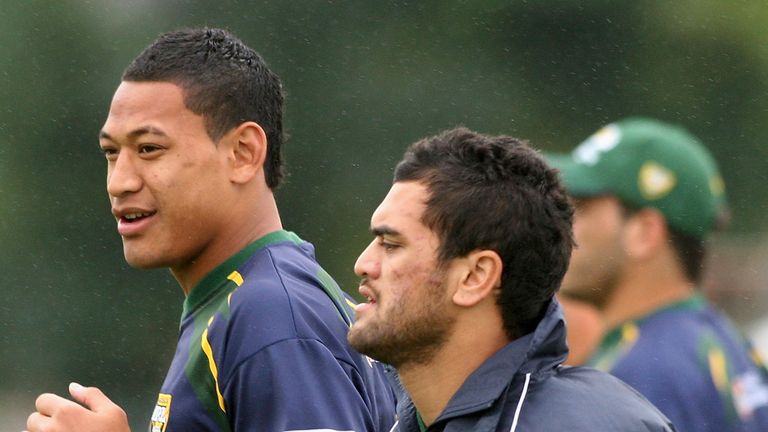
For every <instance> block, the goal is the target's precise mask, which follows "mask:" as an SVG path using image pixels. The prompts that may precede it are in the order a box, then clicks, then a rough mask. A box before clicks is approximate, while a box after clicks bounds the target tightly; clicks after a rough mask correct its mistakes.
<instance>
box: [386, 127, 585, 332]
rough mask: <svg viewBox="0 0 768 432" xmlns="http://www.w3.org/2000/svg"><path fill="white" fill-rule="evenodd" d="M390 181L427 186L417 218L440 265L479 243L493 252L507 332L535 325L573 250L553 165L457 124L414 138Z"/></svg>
mask: <svg viewBox="0 0 768 432" xmlns="http://www.w3.org/2000/svg"><path fill="white" fill-rule="evenodd" d="M394 181H395V182H405V181H417V182H421V183H423V184H425V185H426V187H427V191H428V193H429V198H428V200H427V203H426V209H425V211H424V215H423V217H422V222H423V223H424V224H425V225H426V226H428V227H429V228H430V229H432V230H433V231H435V232H436V233H437V235H438V238H439V239H440V248H439V251H438V260H439V262H440V263H441V264H444V263H446V262H447V261H449V260H451V259H453V258H456V257H462V256H466V255H467V254H468V253H470V252H472V251H474V250H478V249H490V250H494V251H496V252H497V253H498V254H499V256H500V257H501V260H502V263H503V271H502V276H501V293H500V296H499V297H498V304H499V306H500V308H501V312H502V318H503V320H504V327H505V331H506V333H507V335H508V336H509V337H510V338H511V339H516V338H518V337H520V336H522V335H524V334H527V333H530V332H531V331H533V329H534V328H535V327H536V325H537V324H538V322H539V321H540V320H541V317H542V316H543V314H544V312H545V310H546V307H547V305H548V304H549V302H550V300H551V299H552V296H553V295H554V294H555V292H556V291H557V290H558V288H559V287H560V283H561V282H562V279H563V275H564V274H565V271H566V270H567V268H568V261H569V259H570V256H571V250H572V248H573V231H572V226H573V206H572V205H571V202H570V200H569V199H568V196H567V194H566V192H565V189H564V188H563V186H562V184H561V183H560V180H559V179H558V174H557V171H556V170H554V169H553V168H551V167H550V166H548V165H547V164H546V162H544V159H543V158H542V156H541V155H540V154H539V153H538V152H537V151H535V150H533V149H532V148H531V147H529V146H528V145H527V143H525V142H523V141H521V140H519V139H517V138H513V137H510V136H487V135H482V134H478V133H476V132H473V131H471V130H469V129H466V128H456V129H452V130H449V131H445V132H443V133H441V134H439V135H436V136H432V137H429V138H425V139H423V140H420V141H418V142H416V143H414V144H412V145H411V146H410V147H409V148H408V150H407V151H406V153H405V156H404V158H403V160H402V161H401V162H400V163H399V164H398V165H397V168H396V169H395V178H394Z"/></svg>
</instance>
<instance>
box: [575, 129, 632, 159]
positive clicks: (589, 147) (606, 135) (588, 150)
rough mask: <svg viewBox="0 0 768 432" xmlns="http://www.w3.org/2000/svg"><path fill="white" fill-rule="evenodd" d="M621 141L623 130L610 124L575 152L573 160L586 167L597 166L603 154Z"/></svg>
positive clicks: (580, 145)
mask: <svg viewBox="0 0 768 432" xmlns="http://www.w3.org/2000/svg"><path fill="white" fill-rule="evenodd" d="M620 141H621V130H620V129H619V127H618V126H616V125H613V124H610V125H608V126H605V127H603V128H602V129H600V130H599V131H597V132H595V133H594V134H592V136H590V137H589V138H587V139H586V140H585V141H584V142H583V143H581V144H579V146H578V147H576V148H575V149H574V150H573V159H574V160H576V161H577V162H579V163H582V164H585V165H590V166H592V165H595V164H597V163H598V162H599V161H600V158H601V157H602V156H603V153H605V152H607V151H609V150H612V149H613V148H614V147H616V145H618V144H619V142H620Z"/></svg>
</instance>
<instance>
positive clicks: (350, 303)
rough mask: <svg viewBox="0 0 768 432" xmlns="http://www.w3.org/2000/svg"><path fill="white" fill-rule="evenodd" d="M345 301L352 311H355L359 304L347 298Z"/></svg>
mask: <svg viewBox="0 0 768 432" xmlns="http://www.w3.org/2000/svg"><path fill="white" fill-rule="evenodd" d="M344 300H346V301H347V304H348V305H349V307H351V308H352V309H354V308H355V307H357V303H355V302H353V301H352V300H350V299H348V298H346V297H344Z"/></svg>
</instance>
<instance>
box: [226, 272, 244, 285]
mask: <svg viewBox="0 0 768 432" xmlns="http://www.w3.org/2000/svg"><path fill="white" fill-rule="evenodd" d="M227 279H229V280H231V281H232V282H234V283H235V285H237V286H240V285H242V284H243V275H241V274H240V273H239V272H238V271H237V270H235V271H233V272H232V273H230V274H229V276H227Z"/></svg>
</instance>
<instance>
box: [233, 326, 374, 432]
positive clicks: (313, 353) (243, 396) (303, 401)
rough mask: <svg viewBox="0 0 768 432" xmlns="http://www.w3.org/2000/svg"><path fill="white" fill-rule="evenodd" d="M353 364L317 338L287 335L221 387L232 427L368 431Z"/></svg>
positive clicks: (242, 429) (368, 421)
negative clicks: (344, 360) (293, 337)
mask: <svg viewBox="0 0 768 432" xmlns="http://www.w3.org/2000/svg"><path fill="white" fill-rule="evenodd" d="M356 385H357V386H359V385H362V380H361V378H360V376H359V375H358V373H357V371H356V370H355V368H354V367H352V366H351V365H349V364H346V363H344V362H340V361H339V360H337V359H336V358H335V357H334V356H333V355H332V354H331V352H330V351H329V350H328V349H327V348H326V347H325V346H324V345H323V344H322V343H320V342H319V341H317V340H313V339H287V340H284V341H280V342H277V343H275V344H272V345H270V346H268V347H266V348H263V349H262V350H260V351H258V352H257V353H255V354H254V355H252V356H251V357H249V358H247V359H245V360H244V361H243V362H242V363H241V364H240V365H238V366H237V367H236V368H235V369H234V370H233V372H232V375H231V376H230V377H229V379H228V382H226V383H224V387H223V389H222V392H223V395H224V400H225V405H226V409H227V416H228V418H229V421H230V425H231V427H232V430H233V431H234V432H245V431H265V432H269V431H305V430H317V429H320V430H324V431H356V432H360V431H372V430H374V427H373V425H374V424H375V423H374V422H373V420H372V418H371V415H370V412H369V410H368V408H367V406H366V404H365V402H364V401H363V399H362V397H361V396H360V393H359V392H358V390H357V388H356Z"/></svg>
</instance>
